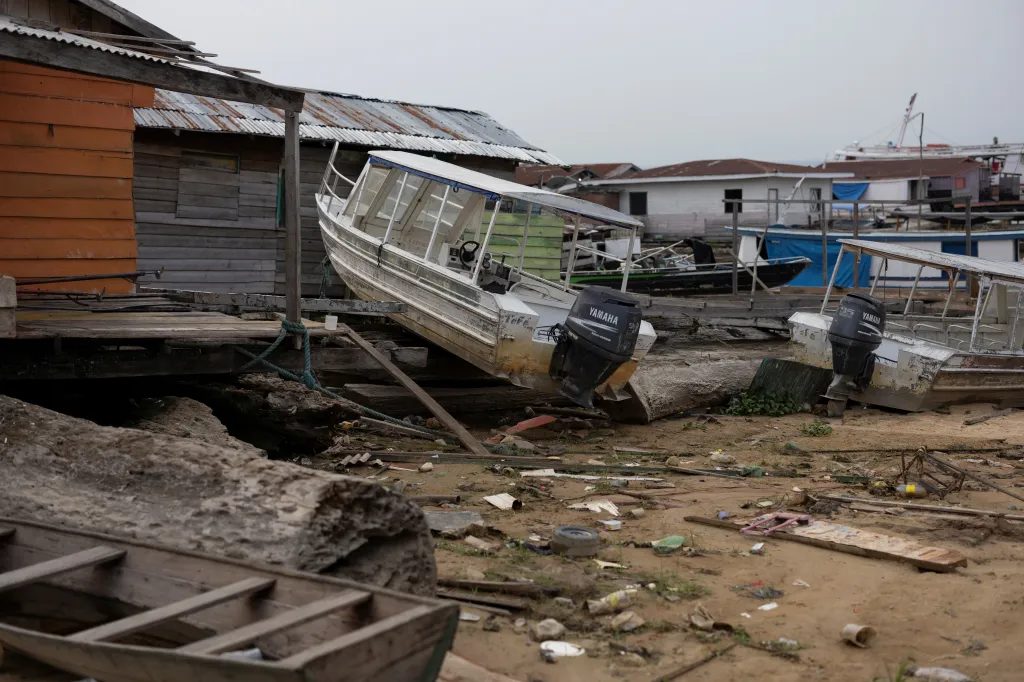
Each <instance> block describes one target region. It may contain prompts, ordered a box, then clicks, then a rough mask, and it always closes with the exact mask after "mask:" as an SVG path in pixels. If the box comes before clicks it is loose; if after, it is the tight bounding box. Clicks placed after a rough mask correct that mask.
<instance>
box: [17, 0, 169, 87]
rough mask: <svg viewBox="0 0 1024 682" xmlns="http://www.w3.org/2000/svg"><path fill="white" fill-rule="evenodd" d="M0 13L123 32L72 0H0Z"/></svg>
mask: <svg viewBox="0 0 1024 682" xmlns="http://www.w3.org/2000/svg"><path fill="white" fill-rule="evenodd" d="M0 14H6V15H8V16H13V17H22V18H23V19H36V20H38V21H46V22H49V23H51V24H56V25H58V26H60V27H61V28H77V29H80V30H83V31H96V32H98V33H123V32H124V31H123V27H122V26H121V24H119V23H117V22H116V21H112V20H111V19H110V17H108V16H105V15H103V14H101V13H100V12H97V11H96V10H93V9H91V8H89V7H86V6H85V5H83V4H81V3H78V2H73V1H72V0H0ZM145 106H150V105H145Z"/></svg>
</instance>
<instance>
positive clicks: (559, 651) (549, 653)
mask: <svg viewBox="0 0 1024 682" xmlns="http://www.w3.org/2000/svg"><path fill="white" fill-rule="evenodd" d="M540 653H541V656H542V657H543V658H544V660H551V661H554V659H556V658H563V657H568V656H582V655H583V654H585V653H587V650H586V649H584V648H582V647H578V646H576V645H575V644H570V643H569V642H554V641H550V640H549V641H546V642H544V643H542V644H541V645H540Z"/></svg>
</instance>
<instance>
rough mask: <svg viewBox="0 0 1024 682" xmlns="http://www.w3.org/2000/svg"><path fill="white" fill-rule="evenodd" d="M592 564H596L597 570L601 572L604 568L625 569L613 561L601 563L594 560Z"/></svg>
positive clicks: (598, 560)
mask: <svg viewBox="0 0 1024 682" xmlns="http://www.w3.org/2000/svg"><path fill="white" fill-rule="evenodd" d="M594 563H595V564H597V567H598V569H600V570H602V571H603V570H604V569H606V568H625V566H623V565H622V564H617V563H615V562H614V561H601V560H600V559H594Z"/></svg>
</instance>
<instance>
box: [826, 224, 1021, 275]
mask: <svg viewBox="0 0 1024 682" xmlns="http://www.w3.org/2000/svg"><path fill="white" fill-rule="evenodd" d="M937 234H941V233H937ZM839 243H840V244H842V245H843V246H844V247H846V250H847V251H859V252H860V253H863V254H867V255H869V256H878V257H879V258H891V259H892V260H898V261H904V262H906V263H916V264H917V265H925V266H930V267H933V268H939V269H942V270H959V271H961V272H965V273H970V274H972V275H978V276H983V277H990V278H994V279H999V280H1004V281H1008V282H1013V283H1018V284H1024V264H1021V263H1014V262H1008V261H995V260H988V259H985V258H978V257H976V256H962V255H960V254H956V253H940V252H938V251H926V250H924V249H915V248H914V247H912V246H904V245H902V244H893V243H891V242H874V241H871V242H869V241H865V240H863V239H840V240H839Z"/></svg>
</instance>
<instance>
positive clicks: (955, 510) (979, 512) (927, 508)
mask: <svg viewBox="0 0 1024 682" xmlns="http://www.w3.org/2000/svg"><path fill="white" fill-rule="evenodd" d="M815 497H817V498H819V499H823V500H835V501H837V502H847V503H849V504H851V505H852V504H855V503H866V504H870V505H871V506H874V507H896V508H899V509H906V510H907V511H921V512H933V513H937V514H956V515H959V516H991V517H993V518H997V519H1007V520H1009V521H1024V514H1007V513H1006V512H1001V511H991V510H988V509H972V508H970V507H947V506H943V505H939V504H916V503H913V502H890V501H889V500H870V502H868V501H866V500H862V499H860V498H858V497H847V496H845V495H815ZM851 508H852V507H851Z"/></svg>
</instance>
